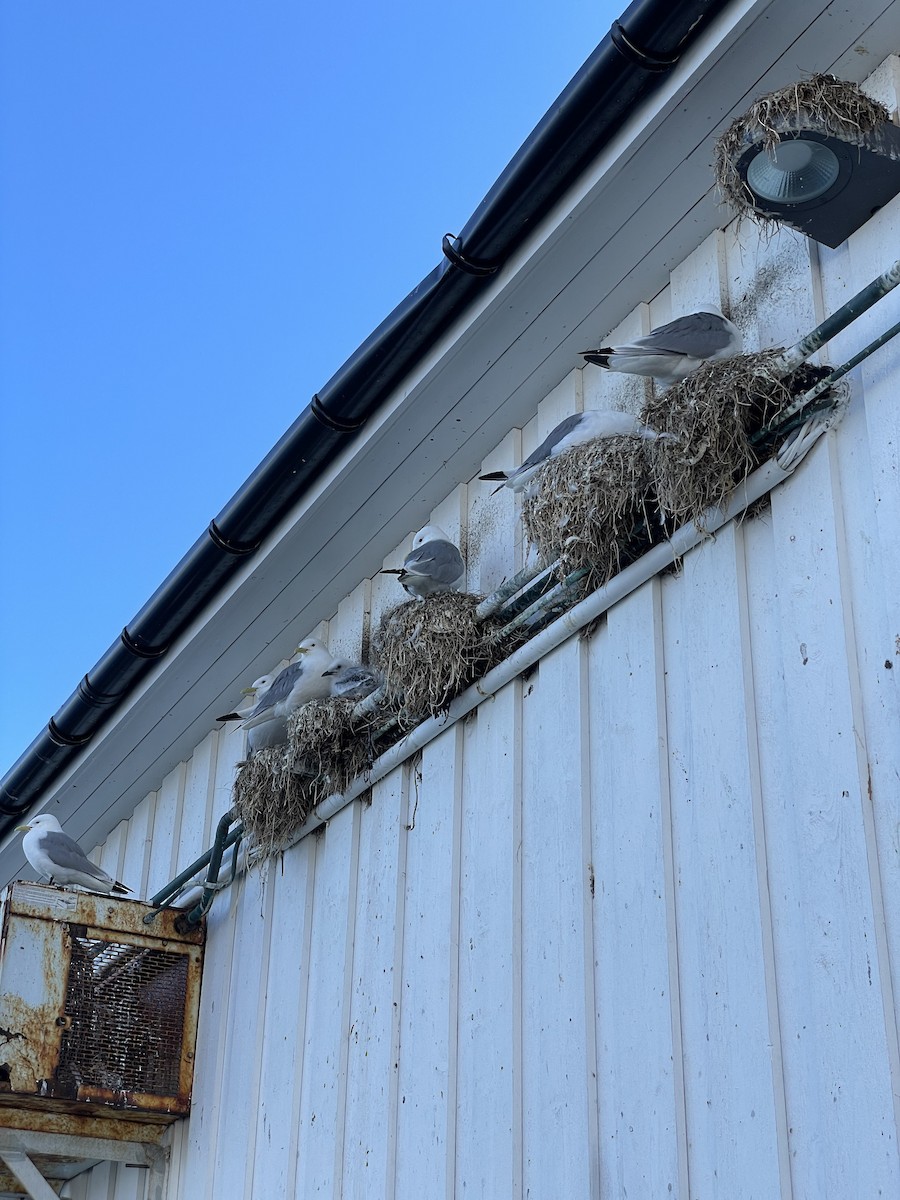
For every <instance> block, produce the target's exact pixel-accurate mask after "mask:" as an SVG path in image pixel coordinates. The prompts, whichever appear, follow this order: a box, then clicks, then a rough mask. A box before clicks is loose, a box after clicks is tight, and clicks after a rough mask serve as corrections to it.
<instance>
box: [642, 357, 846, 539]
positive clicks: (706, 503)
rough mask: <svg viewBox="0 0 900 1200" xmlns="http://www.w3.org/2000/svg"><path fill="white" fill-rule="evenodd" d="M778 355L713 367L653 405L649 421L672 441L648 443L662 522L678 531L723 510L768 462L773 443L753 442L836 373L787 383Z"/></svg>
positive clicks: (804, 370)
mask: <svg viewBox="0 0 900 1200" xmlns="http://www.w3.org/2000/svg"><path fill="white" fill-rule="evenodd" d="M776 354H777V351H772V350H768V351H766V352H764V353H761V354H740V355H738V356H737V357H735V358H730V359H727V360H726V361H725V362H719V363H708V364H707V365H706V366H703V367H701V368H700V369H699V370H697V371H695V372H694V373H693V374H692V375H689V376H688V378H687V379H684V380H682V382H681V383H678V384H676V385H675V386H674V387H671V388H669V389H668V390H667V391H666V392H663V393H662V394H661V395H659V396H656V397H654V399H653V400H652V401H650V403H649V404H648V405H647V406H646V407H645V409H644V414H643V418H644V420H645V421H646V422H647V424H648V425H649V426H650V427H651V428H652V429H656V430H657V431H658V432H660V433H669V434H671V435H672V438H671V439H666V440H660V441H656V442H648V443H647V453H648V458H649V461H650V465H651V469H652V474H653V481H654V486H655V491H656V500H657V503H658V504H659V509H660V512H661V514H662V517H663V520H664V521H666V523H667V525H671V527H672V528H676V527H677V526H679V525H683V524H685V523H686V522H688V521H696V522H697V523H698V524H699V525H700V526H701V528H702V516H703V513H704V511H705V510H706V509H708V508H710V507H712V506H718V505H721V504H722V503H723V502H724V501H725V500H726V498H727V497H728V495H729V494H730V493H731V492H732V491H733V490H734V488H735V487H736V486H737V485H738V484H739V483H741V482H742V481H743V480H744V479H746V478H747V476H748V475H749V474H750V472H751V471H753V470H755V469H756V467H758V466H759V465H760V463H761V462H762V461H763V460H764V459H765V458H767V457H768V453H769V449H770V448H771V442H768V443H766V442H764V443H762V444H761V445H760V446H759V447H756V446H754V445H753V443H752V442H751V436H752V435H753V434H754V433H755V432H757V431H758V430H759V429H761V428H762V427H763V426H764V425H767V424H768V423H769V422H771V421H773V420H775V418H776V417H777V416H778V415H779V413H781V412H783V411H784V409H785V408H786V407H787V406H788V405H789V404H790V403H791V402H792V401H793V400H794V399H795V398H796V397H797V396H799V395H800V394H802V393H803V392H805V391H807V390H808V389H809V388H811V387H813V386H814V384H816V383H817V382H818V381H819V380H820V379H822V378H823V377H824V376H825V375H827V374H828V373H829V371H830V370H831V368H830V367H824V366H823V367H816V366H811V365H810V364H808V363H804V364H803V365H802V366H801V367H799V368H798V369H797V370H796V371H793V372H792V373H791V374H790V375H788V376H787V377H786V378H785V379H778V378H777V377H776V375H775V374H774V373H773V371H772V362H773V360H774V358H775V357H776Z"/></svg>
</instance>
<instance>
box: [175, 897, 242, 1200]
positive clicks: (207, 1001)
mask: <svg viewBox="0 0 900 1200" xmlns="http://www.w3.org/2000/svg"><path fill="white" fill-rule="evenodd" d="M237 923H238V922H237V907H236V906H235V905H234V904H229V903H227V902H225V901H222V900H220V901H219V902H218V903H216V904H214V905H213V907H212V911H211V912H210V914H209V916H208V918H207V932H206V952H205V958H204V963H203V987H202V988H201V991H200V1019H199V1022H198V1025H197V1054H196V1059H195V1064H194V1090H193V1098H192V1103H191V1116H190V1121H189V1123H188V1129H187V1139H186V1145H185V1148H184V1150H185V1153H184V1163H183V1167H182V1175H181V1188H180V1191H179V1196H180V1197H188V1196H190V1197H191V1198H192V1200H193V1198H197V1200H199V1197H201V1196H207V1195H208V1194H209V1189H210V1188H211V1187H212V1180H213V1174H214V1164H215V1161H216V1155H217V1152H218V1147H217V1145H216V1136H217V1133H218V1119H219V1115H220V1110H221V1108H222V1106H223V1105H228V1104H230V1103H231V1095H230V1093H229V1094H227V1095H225V1096H223V1093H222V1089H223V1084H224V1083H225V1082H226V1081H225V1080H224V1078H223V1075H224V1071H223V1067H224V1059H225V1049H226V1044H227V1041H228V1038H229V1034H230V1032H231V1026H230V1021H229V1016H230V1014H229V1010H228V1006H229V1001H230V998H231V980H232V975H233V956H234V951H235V930H236V927H237ZM238 952H239V953H240V948H239V950H238ZM227 1082H228V1084H229V1085H233V1083H234V1081H232V1080H228V1081H227Z"/></svg>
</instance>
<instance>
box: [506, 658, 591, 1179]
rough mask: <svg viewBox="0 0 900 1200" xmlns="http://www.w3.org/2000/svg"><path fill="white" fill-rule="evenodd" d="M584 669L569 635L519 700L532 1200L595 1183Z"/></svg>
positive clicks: (527, 1161)
mask: <svg viewBox="0 0 900 1200" xmlns="http://www.w3.org/2000/svg"><path fill="white" fill-rule="evenodd" d="M583 670H584V662H583V654H582V646H581V643H580V641H579V640H578V639H572V640H571V641H569V642H567V643H565V644H564V645H563V646H560V647H559V648H558V649H556V650H554V651H553V652H552V653H551V654H549V655H548V656H547V657H546V658H544V659H543V660H542V661H541V664H540V669H539V675H538V677H537V679H536V681H535V682H534V692H533V694H531V695H528V694H527V692H526V698H525V701H524V705H523V728H522V735H523V764H522V777H523V778H522V791H523V801H522V804H523V808H522V864H523V875H522V927H523V938H524V945H523V960H522V1009H523V1012H522V1018H523V1023H524V1024H523V1032H522V1038H523V1055H522V1058H523V1104H524V1110H523V1122H524V1125H523V1141H524V1189H523V1194H524V1195H525V1196H532V1197H535V1198H537V1197H544V1196H551V1195H559V1196H562V1195H569V1196H593V1195H596V1188H597V1184H598V1172H597V1169H596V1168H597V1164H596V1162H595V1161H593V1158H594V1155H593V1151H594V1147H593V1146H592V1138H591V1133H590V1130H589V1126H590V1125H593V1123H594V1122H593V1120H592V1118H591V1117H590V1116H589V1112H590V1106H589V1087H590V1084H589V1080H590V1081H591V1083H592V1082H593V1081H592V1079H591V1076H592V1073H593V1071H594V1069H595V1064H594V1062H593V1061H589V1053H590V1051H592V1049H593V1044H592V1036H591V1038H590V1039H589V1036H588V1021H589V1017H588V1013H587V1012H586V1011H585V1007H586V1006H585V979H586V977H587V974H588V962H589V960H588V959H587V955H586V951H587V950H588V942H587V939H588V938H589V937H590V931H586V930H585V921H584V915H585V894H586V892H587V891H588V890H589V880H588V866H589V852H590V849H589V845H587V844H586V843H585V840H584V837H583V818H584V803H585V798H586V796H587V795H589V781H588V779H586V778H585V774H586V769H585V762H584V754H585V750H586V745H585V739H584V734H585V729H584V722H585V711H584V708H583V702H584V687H583V682H584V676H583ZM592 1011H593V1007H592V1008H591V1012H592ZM590 1021H591V1025H592V1023H593V1022H592V1018H590ZM589 1043H590V1044H589ZM591 1057H592V1056H591Z"/></svg>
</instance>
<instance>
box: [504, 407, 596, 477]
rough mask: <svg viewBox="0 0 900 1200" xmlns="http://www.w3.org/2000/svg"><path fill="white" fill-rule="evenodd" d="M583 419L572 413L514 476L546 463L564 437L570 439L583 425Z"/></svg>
mask: <svg viewBox="0 0 900 1200" xmlns="http://www.w3.org/2000/svg"><path fill="white" fill-rule="evenodd" d="M581 418H582V414H581V413H572V415H571V416H570V417H566V418H565V420H563V421H560V423H559V424H558V425H557V426H556V428H555V429H551V430H550V432H549V433H548V434H547V436H546V437H545V438H544V440H543V441H542V442H541V444H540V445H539V446H538V448H537V450H534V451H533V452H532V453H531V454H529V455H528V457H527V458H526V459H525V461H524V462H523V463H522V465H521V467H518V468H517V469H516V470H515V471H514V472H513V475H514V476H515V475H518V474H519V473H520V472H521V471H527V470H528V469H529V468H530V467H536V466H537V465H538V464H539V463H542V462H545V461H546V460H547V459H548V458H549V457H550V455H551V454H552V453H553V447H554V446H555V445H556V444H557V443H558V442H561V441H562V440H563V438H564V437H568V436H569V434H570V433H571V432H572V430H573V429H577V428H578V426H579V425H580V424H581Z"/></svg>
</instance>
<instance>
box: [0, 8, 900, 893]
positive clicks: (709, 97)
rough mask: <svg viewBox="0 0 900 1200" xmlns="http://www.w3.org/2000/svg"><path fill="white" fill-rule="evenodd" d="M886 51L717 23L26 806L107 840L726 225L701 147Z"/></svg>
mask: <svg viewBox="0 0 900 1200" xmlns="http://www.w3.org/2000/svg"><path fill="white" fill-rule="evenodd" d="M896 47H900V3H897V2H896V0H893V2H892V3H890V4H887V3H885V2H884V0H860V2H859V3H857V4H855V5H853V6H847V5H845V4H843V3H840V4H838V3H834V4H828V3H824V2H822V0H744V2H739V3H735V4H733V5H731V6H730V7H729V8H727V9H726V10H725V12H724V13H723V14H722V15H721V16H720V17H719V18H718V20H717V21H716V22H715V23H714V24H713V25H712V26H711V27H710V28H709V29H708V30H707V32H706V33H705V34H704V35H703V36H702V37H701V38H700V39H699V40H698V41H697V42H696V43H695V44H694V45H693V46H692V47H691V49H690V50H689V51H688V52H687V53H686V54H685V56H684V58H683V59H682V60H681V62H680V63H679V64H678V66H677V67H676V69H675V70H674V71H673V72H672V73H671V75H670V76H669V77H668V79H667V80H666V82H665V83H664V85H663V86H662V88H661V89H660V90H659V91H658V92H657V93H656V94H655V95H654V97H653V98H652V100H651V101H649V102H648V103H645V104H643V105H642V106H640V108H639V109H638V110H636V111H635V112H634V114H633V115H632V117H631V118H630V120H629V121H627V122H626V123H625V124H623V126H622V128H621V130H620V132H619V134H618V136H617V137H616V138H615V139H614V140H613V142H612V143H611V144H609V145H608V147H607V149H606V151H605V152H604V153H603V154H602V155H601V156H599V157H598V158H597V160H596V161H595V163H594V165H593V167H592V168H591V169H590V170H589V171H588V172H586V173H585V175H584V176H583V177H582V178H581V179H580V180H579V182H578V184H577V185H576V186H575V187H573V188H572V189H571V190H570V191H569V192H568V193H567V194H566V195H565V196H564V197H563V198H562V200H561V201H560V202H559V203H558V204H557V206H556V208H555V210H554V211H553V212H552V213H551V214H550V216H549V217H548V218H547V219H546V220H544V221H543V222H542V223H541V224H540V225H539V226H538V227H536V228H535V229H534V231H533V233H532V235H531V236H530V238H529V239H528V240H527V242H526V243H525V244H523V245H522V246H521V248H520V249H519V250H518V251H517V252H516V253H515V255H514V256H513V258H512V259H510V260H509V261H508V262H507V263H506V264H505V265H504V267H503V269H502V270H501V272H500V273H499V274H498V275H497V276H496V277H495V278H494V279H493V280H492V281H491V284H490V286H489V287H487V288H485V290H484V293H483V295H482V298H481V300H480V302H478V303H477V304H476V305H475V306H474V307H473V308H471V309H470V310H469V311H468V312H467V314H466V315H465V317H464V318H463V319H462V320H460V321H459V322H458V323H457V324H456V325H455V326H454V327H452V328H451V329H450V330H449V331H448V332H447V333H446V334H445V335H444V336H443V337H442V338H441V339H440V340H439V341H438V342H437V343H436V344H435V345H433V346H432V347H431V348H430V350H429V352H428V353H427V354H426V355H425V356H424V357H423V358H422V359H421V361H420V363H419V366H418V368H417V369H416V370H415V372H414V373H413V374H411V375H410V376H409V377H408V378H407V379H406V380H405V382H404V384H403V386H402V387H401V388H400V389H398V390H397V391H396V392H395V394H394V395H393V397H392V399H391V400H390V401H389V403H388V404H386V405H385V406H384V407H383V408H382V409H381V410H380V411H379V412H378V414H377V415H376V416H375V417H373V418H372V419H371V420H370V421H369V422H368V423H367V424H366V425H365V427H364V429H363V430H362V431H361V432H360V433H359V434H358V435H357V436H356V438H355V439H354V440H353V441H352V442H351V443H350V444H349V445H348V447H347V448H346V450H345V451H344V452H343V453H342V454H341V456H340V457H339V458H338V459H337V460H336V461H334V462H333V463H332V464H331V465H330V466H329V467H328V468H327V470H326V471H325V473H324V474H323V476H322V477H321V479H320V480H319V482H318V484H317V486H315V487H314V489H313V490H312V491H311V492H310V493H309V494H308V495H307V496H306V497H305V498H304V500H303V501H302V502H301V503H300V504H299V505H298V506H297V508H296V510H295V511H293V512H292V513H291V514H290V515H289V517H288V518H286V519H285V520H284V521H282V523H281V525H280V526H279V527H278V528H277V529H276V530H275V531H274V532H273V534H272V535H271V536H270V537H269V538H268V539H267V542H266V543H265V545H264V546H263V547H262V549H261V550H260V551H259V552H258V553H257V554H256V555H255V556H254V558H253V560H252V562H248V563H247V565H246V567H245V568H244V569H243V570H241V571H240V572H238V573H237V574H236V575H234V576H233V577H232V579H231V580H230V582H229V584H228V586H227V587H226V588H225V589H224V590H223V591H222V592H221V593H220V594H219V596H218V597H217V599H216V601H215V602H214V603H213V604H212V605H211V606H210V607H209V609H208V610H207V611H206V612H205V613H204V615H203V618H202V619H200V620H198V621H196V622H195V623H194V624H193V625H192V626H191V627H189V628H188V629H187V630H186V631H185V632H184V633H183V634H182V635H181V637H180V638H179V639H178V641H177V643H176V644H175V645H174V646H173V648H172V649H171V650H170V652H169V653H168V654H167V656H166V657H165V659H164V660H163V661H162V662H161V663H160V664H159V667H158V668H157V669H156V670H155V671H154V673H153V674H152V675H151V676H150V677H149V678H147V679H146V680H145V681H144V682H143V683H142V684H141V685H140V686H139V687H138V688H137V689H136V690H135V691H134V692H133V693H132V695H131V696H130V697H129V699H128V700H127V702H126V703H125V704H124V705H123V706H122V708H121V709H120V710H119V711H118V712H117V713H116V715H115V716H114V717H113V718H111V719H110V721H109V722H108V724H107V725H106V726H105V727H104V728H103V729H102V730H101V731H100V732H99V733H98V734H97V735H96V736H95V738H94V740H93V742H92V744H91V747H90V750H89V751H87V752H85V754H84V755H83V756H82V757H81V758H80V759H78V760H77V761H76V763H75V764H74V765H73V766H72V767H71V768H70V769H69V770H67V771H66V772H65V773H64V774H63V775H62V776H61V777H60V778H59V779H58V780H57V781H56V783H55V784H54V785H53V787H52V788H51V789H49V790H48V792H47V793H46V795H45V797H44V799H43V802H42V804H41V807H46V805H47V804H52V803H55V802H58V805H59V808H57V810H56V811H57V812H58V814H59V815H60V817H61V819H62V820H64V821H65V824H66V828H67V831H68V832H70V833H71V834H72V835H73V836H75V837H86V838H87V840H89V841H94V842H96V841H99V840H102V839H103V838H104V837H105V836H106V834H107V833H108V832H109V831H110V830H111V829H112V828H113V827H114V825H115V824H116V823H117V822H118V821H120V820H121V819H123V818H124V817H127V816H128V815H129V814H130V812H131V811H132V810H133V808H134V807H135V805H136V804H137V803H138V802H139V801H140V800H141V799H142V798H143V796H144V795H145V794H146V793H147V792H148V791H151V790H153V789H154V788H156V787H158V786H159V784H160V783H161V781H162V779H163V778H164V777H165V775H166V774H167V773H168V772H169V771H170V770H171V769H172V768H173V767H174V766H176V765H177V763H178V762H179V761H181V760H183V759H185V758H187V757H189V756H190V754H191V753H192V751H193V749H194V747H195V746H196V745H197V744H199V743H200V742H201V741H202V740H203V738H204V737H205V736H206V735H207V734H208V733H209V731H210V730H211V729H212V728H213V727H214V725H215V720H214V718H215V715H216V714H217V713H219V712H221V711H223V706H225V707H227V706H228V704H229V703H230V702H231V701H232V699H233V697H234V695H235V694H236V692H237V690H238V689H239V688H240V686H241V685H242V684H243V683H245V682H246V680H247V679H248V678H252V677H253V676H254V675H257V674H261V673H262V672H263V671H264V670H266V669H267V668H269V667H270V666H271V665H272V663H273V662H274V661H276V660H277V659H278V658H279V657H280V656H282V655H284V654H287V653H289V652H290V651H291V650H292V648H293V646H294V645H296V643H297V641H298V640H299V639H300V638H301V637H302V636H304V635H305V634H306V633H307V632H308V631H309V630H310V629H311V628H313V627H314V626H315V625H316V624H317V623H318V622H319V621H320V620H322V619H325V618H327V617H329V616H330V615H331V614H332V613H333V612H334V611H335V609H336V607H337V605H338V603H339V602H340V601H341V599H343V597H344V596H345V595H347V594H348V593H349V592H350V591H352V589H353V588H354V587H355V586H356V585H357V584H358V583H359V581H360V580H361V579H362V578H365V577H367V576H370V575H372V574H373V573H374V572H376V571H377V570H378V569H379V568H380V567H381V565H382V561H383V559H384V556H385V555H386V554H388V553H389V552H390V551H391V550H392V549H393V548H394V547H395V546H396V545H397V544H398V543H399V542H400V541H401V540H402V538H403V537H404V536H405V535H406V534H407V533H408V531H409V530H410V529H412V528H414V527H416V526H418V525H420V524H421V523H422V522H423V520H424V518H425V517H426V516H427V514H428V512H429V510H430V509H431V508H432V507H433V506H434V505H435V504H436V503H438V502H439V501H440V500H441V499H442V498H443V497H444V496H445V495H447V494H448V493H449V492H450V491H452V489H453V488H454V487H455V486H456V484H457V483H458V482H459V481H461V480H466V479H469V478H471V476H472V475H473V474H474V473H475V471H476V470H477V468H478V465H479V463H480V462H481V460H482V459H483V458H484V457H485V455H486V454H487V453H488V452H489V451H490V450H491V449H492V448H493V447H494V446H495V445H496V444H497V443H498V442H499V441H500V440H501V439H502V437H503V436H504V435H505V434H506V433H507V431H508V430H509V429H510V428H512V427H515V426H520V425H522V424H523V423H524V422H526V421H527V420H528V419H529V418H530V417H531V416H533V415H534V412H535V409H536V406H537V404H538V402H539V400H541V399H542V398H543V397H544V396H545V395H547V394H548V393H549V392H550V391H551V390H552V389H553V388H554V387H555V386H556V384H557V383H559V382H560V380H562V379H563V378H564V377H565V376H566V375H567V374H568V373H569V372H570V371H571V370H572V369H573V367H575V366H578V365H580V362H581V359H580V357H579V354H578V352H579V351H580V350H582V349H583V348H584V346H585V345H588V344H589V343H591V342H594V341H596V339H597V338H598V336H601V335H603V334H605V333H606V332H607V331H608V330H610V329H612V328H614V327H615V326H616V325H617V324H618V323H619V321H620V320H621V319H622V318H623V317H624V316H625V315H626V314H627V313H628V312H629V311H630V310H631V309H632V308H634V306H635V305H636V304H638V303H639V302H640V301H642V300H649V299H650V298H652V297H653V296H654V295H656V294H657V293H658V292H659V291H660V290H661V289H662V288H663V287H664V286H665V284H666V283H667V282H668V277H669V272H670V271H671V269H672V268H673V267H674V266H676V265H677V264H678V263H679V262H681V261H682V260H683V259H684V258H685V257H686V256H687V255H688V254H689V253H690V252H691V251H692V250H693V249H695V248H696V247H697V246H698V245H699V244H700V242H701V241H702V240H703V239H704V238H705V237H706V236H707V235H708V234H709V233H710V232H711V231H712V230H714V229H715V228H717V227H720V226H722V225H724V224H725V223H727V220H728V214H727V213H726V212H725V211H724V210H723V209H721V208H720V207H719V206H718V205H717V202H716V198H715V195H714V192H713V184H712V172H711V166H710V164H711V162H712V147H713V143H714V141H715V138H716V136H717V135H718V133H719V132H721V130H722V129H723V128H724V127H725V126H726V125H727V124H728V123H729V122H730V121H731V120H732V119H733V118H734V117H736V116H738V115H739V114H740V113H741V112H742V111H743V110H744V109H746V107H747V106H748V104H749V102H750V100H752V98H753V97H754V96H756V95H758V94H759V93H761V92H763V91H768V90H770V89H772V88H776V87H780V86H783V85H784V84H787V83H789V82H790V81H791V80H793V79H796V78H797V77H798V76H800V75H802V74H805V73H809V72H812V71H815V70H833V71H834V72H835V73H836V74H838V75H840V76H842V77H844V78H847V79H852V80H857V81H859V80H861V79H863V78H864V77H865V76H866V75H867V74H869V73H870V71H871V70H872V69H873V68H874V67H875V66H876V65H878V63H879V62H880V61H881V60H882V59H883V58H884V56H885V54H886V53H887V52H888V51H889V50H890V49H893V48H896ZM60 808H61V809H62V811H61V812H60V811H59V809H60ZM23 866H24V858H23V856H22V853H21V848H20V842H19V839H18V837H17V836H16V837H7V838H6V840H5V841H4V843H3V846H2V847H0V878H14V877H15V876H16V874H18V873H19V872H20V871H21V869H22V868H23Z"/></svg>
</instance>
